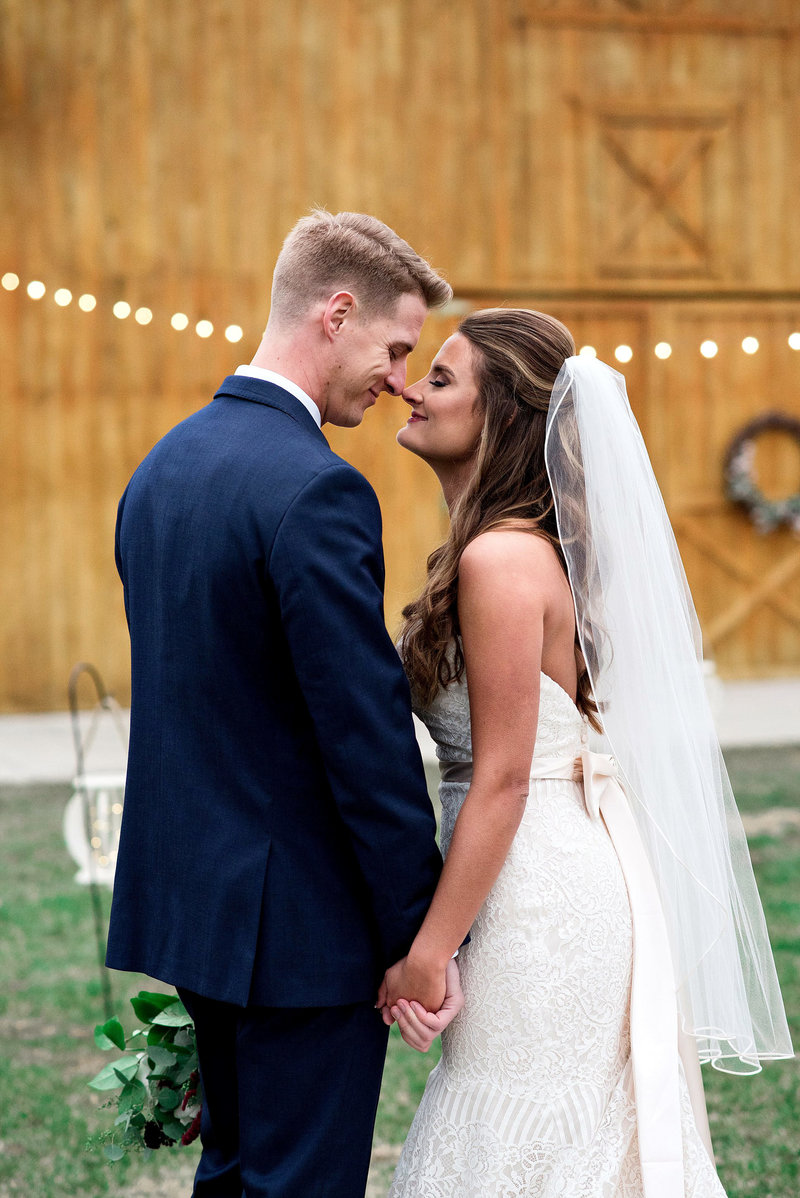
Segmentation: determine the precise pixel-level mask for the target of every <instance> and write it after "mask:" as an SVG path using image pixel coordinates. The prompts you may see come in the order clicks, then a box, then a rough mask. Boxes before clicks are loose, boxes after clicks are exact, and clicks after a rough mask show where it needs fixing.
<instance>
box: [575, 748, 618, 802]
mask: <svg viewBox="0 0 800 1198" xmlns="http://www.w3.org/2000/svg"><path fill="white" fill-rule="evenodd" d="M580 762H581V766H582V768H583V801H584V803H585V804H586V811H587V813H588V815H589V817H590V819H599V818H600V808H601V807H602V804H603V799H604V798H605V796H606V793H607V791H608V788H609V786H611V785H612V784H615V783H616V784H619V767H618V766H617V762H616V760H615V758H613V757H612V756H611V755H610V754H608V753H593V752H592V751H591V749H589V748H588V746H584V747H583V748H582V749H581V752H580Z"/></svg>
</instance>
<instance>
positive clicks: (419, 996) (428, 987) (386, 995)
mask: <svg viewBox="0 0 800 1198" xmlns="http://www.w3.org/2000/svg"><path fill="white" fill-rule="evenodd" d="M445 990H446V986H445V970H444V969H443V968H442V966H441V965H439V964H435V963H433V962H428V961H426V960H424V959H420V958H419V957H416V956H415V955H414V950H413V948H412V950H411V952H410V953H409V954H408V956H407V957H403V959H402V961H398V962H397V964H396V965H393V966H392V967H391V969H387V971H386V974H385V976H384V979H383V981H382V982H381V988H380V990H379V991H378V1002H377V1004H376V1005H377V1006H379V1007H380V1008H381V1012H382V1014H383V1021H384V1023H388V1024H391V1023H393V1022H394V1020H393V1019H392V1016H391V1014H390V1008H391V1007H393V1006H395V1005H396V1003H397V1001H398V999H401V998H405V999H407V1000H408V1001H409V1002H410V1001H411V1000H412V999H416V1001H417V1002H418V1003H419V1004H420V1006H422V1007H424V1008H425V1010H426V1011H438V1010H439V1008H440V1007H441V1006H442V1004H443V1003H444V997H445Z"/></svg>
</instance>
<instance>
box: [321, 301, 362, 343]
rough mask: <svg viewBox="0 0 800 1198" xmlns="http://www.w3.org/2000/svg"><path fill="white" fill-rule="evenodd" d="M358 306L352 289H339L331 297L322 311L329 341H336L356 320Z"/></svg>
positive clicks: (323, 325) (324, 327) (323, 323)
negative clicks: (347, 326)
mask: <svg viewBox="0 0 800 1198" xmlns="http://www.w3.org/2000/svg"><path fill="white" fill-rule="evenodd" d="M357 307H358V305H357V303H356V297H355V296H354V295H353V293H352V292H351V291H337V292H336V293H335V294H334V295H332V296H331V297H330V298H329V300H328V301H327V303H326V304H325V308H324V310H323V313H322V327H323V330H324V332H325V336H326V337H327V339H328V340H329V341H334V340H335V339H336V338H337V337H338V336H339V335H340V334H341V332H342V331H343V330H344V328H345V326H346V325H347V324H348V323H349V322H353V321H354V320H355V317H356V310H357Z"/></svg>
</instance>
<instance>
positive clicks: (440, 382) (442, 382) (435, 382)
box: [431, 379, 447, 387]
mask: <svg viewBox="0 0 800 1198" xmlns="http://www.w3.org/2000/svg"><path fill="white" fill-rule="evenodd" d="M431 386H432V387H446V386H447V379H431Z"/></svg>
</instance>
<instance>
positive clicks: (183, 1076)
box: [175, 1056, 197, 1086]
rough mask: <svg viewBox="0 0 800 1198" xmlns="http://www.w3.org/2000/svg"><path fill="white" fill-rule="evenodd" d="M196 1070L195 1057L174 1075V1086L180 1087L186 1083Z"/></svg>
mask: <svg viewBox="0 0 800 1198" xmlns="http://www.w3.org/2000/svg"><path fill="white" fill-rule="evenodd" d="M196 1068H197V1057H196V1056H193V1057H192V1059H191V1060H189V1061H187V1062H186V1064H185V1065H184V1066H183V1068H182V1069H181V1070H180V1071H179V1072H178V1073H177V1074H176V1075H175V1084H176V1085H177V1086H182V1085H183V1084H184V1082H188V1080H189V1078H190V1077H191V1076H192V1074H193V1073H194V1071H195V1069H196Z"/></svg>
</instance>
